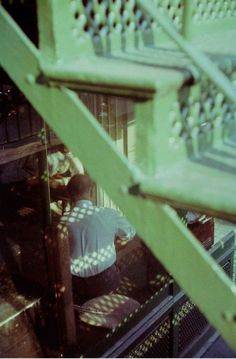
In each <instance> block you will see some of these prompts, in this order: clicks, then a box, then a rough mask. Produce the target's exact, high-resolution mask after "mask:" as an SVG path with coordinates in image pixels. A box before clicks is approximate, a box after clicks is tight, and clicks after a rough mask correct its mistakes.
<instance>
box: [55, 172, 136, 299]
mask: <svg viewBox="0 0 236 359" xmlns="http://www.w3.org/2000/svg"><path fill="white" fill-rule="evenodd" d="M91 190H92V182H91V180H90V179H89V178H88V176H84V175H75V176H73V177H72V178H71V180H70V182H69V183H68V192H69V194H70V197H71V200H72V203H73V205H72V208H71V210H70V211H69V212H66V213H64V215H63V216H62V218H61V224H65V225H66V227H67V229H68V235H69V243H70V254H71V272H72V275H73V282H74V289H75V290H76V291H77V290H78V292H79V296H80V297H81V298H83V299H84V300H85V299H90V298H93V297H95V296H98V295H102V294H106V293H109V292H110V291H112V290H114V289H116V288H117V287H118V285H119V281H120V278H119V271H118V269H117V267H116V250H115V245H114V240H115V237H120V238H123V239H127V240H128V239H131V238H132V237H133V236H134V235H135V230H134V228H133V227H132V226H131V225H130V224H129V222H128V221H127V220H126V219H125V218H124V217H123V216H122V215H120V213H119V212H118V211H116V210H114V209H111V208H99V207H96V206H94V205H93V204H92V202H91V200H90V194H91Z"/></svg>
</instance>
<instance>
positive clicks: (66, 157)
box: [47, 148, 84, 215]
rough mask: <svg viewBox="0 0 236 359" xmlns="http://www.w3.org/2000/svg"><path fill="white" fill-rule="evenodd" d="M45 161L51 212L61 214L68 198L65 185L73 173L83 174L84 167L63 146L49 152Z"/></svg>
mask: <svg viewBox="0 0 236 359" xmlns="http://www.w3.org/2000/svg"><path fill="white" fill-rule="evenodd" d="M47 161H48V174H49V184H50V190H51V199H52V202H51V204H50V207H51V210H52V211H53V214H55V215H56V214H57V215H62V211H63V208H65V207H66V205H67V198H68V194H67V189H66V185H67V184H68V182H69V180H70V178H71V177H72V176H73V175H75V174H78V173H80V174H83V173H84V168H83V165H82V163H81V162H80V160H79V159H78V158H77V157H75V156H73V155H72V153H71V152H69V151H68V150H67V149H65V148H63V150H57V151H55V152H51V153H49V154H48V155H47Z"/></svg>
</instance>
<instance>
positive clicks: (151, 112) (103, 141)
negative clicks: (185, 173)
mask: <svg viewBox="0 0 236 359" xmlns="http://www.w3.org/2000/svg"><path fill="white" fill-rule="evenodd" d="M39 3H41V5H40V20H39V24H40V28H44V32H43V31H42V40H41V51H39V50H37V49H36V48H35V47H34V46H33V45H32V44H31V43H30V42H29V40H28V39H27V38H26V37H25V36H24V34H23V33H22V31H21V30H20V29H19V28H18V26H17V25H16V24H15V23H14V22H13V20H12V19H11V18H10V17H9V16H8V15H7V13H6V12H5V11H4V9H3V8H2V7H1V12H0V42H1V47H2V51H1V53H0V63H1V65H2V67H3V68H4V69H5V71H6V72H7V73H8V74H9V76H10V77H11V78H12V79H13V81H15V83H16V84H17V86H18V87H19V88H20V89H21V91H22V92H23V93H24V94H25V95H26V96H27V97H28V99H29V100H30V102H31V103H32V104H33V106H34V107H35V108H36V109H37V111H38V112H39V113H40V114H41V115H42V116H43V118H44V119H45V120H46V121H47V122H48V124H49V125H50V126H51V127H52V128H53V129H54V130H55V132H56V133H57V134H58V136H59V137H60V138H61V139H62V141H63V142H64V143H65V145H66V146H68V147H69V148H70V149H71V150H72V151H73V153H74V154H75V155H77V156H78V157H79V158H81V160H82V161H83V163H84V165H85V167H86V168H87V169H88V172H89V173H90V175H91V176H92V178H93V179H94V180H96V182H97V183H98V184H99V185H101V186H102V187H103V188H104V189H105V190H106V192H107V193H108V194H109V196H110V197H111V198H112V199H113V201H114V202H115V203H116V204H117V205H118V206H119V207H120V208H121V209H122V211H123V212H124V213H125V214H126V215H127V217H128V218H129V219H130V221H131V222H132V223H133V224H134V225H135V227H136V228H137V231H138V233H139V234H140V235H141V236H142V237H143V238H144V239H145V241H146V243H147V244H148V245H149V246H150V248H152V250H153V252H154V253H155V254H156V256H157V257H158V258H159V259H160V260H161V262H162V263H163V264H164V265H165V267H166V268H167V269H168V270H169V271H170V272H171V273H173V274H174V276H175V278H176V280H177V281H178V283H179V284H180V285H181V286H182V287H183V288H184V289H185V291H186V292H187V294H188V295H189V296H190V297H191V298H192V299H193V301H194V302H195V303H196V304H197V305H198V306H199V308H200V309H201V311H202V312H203V313H204V314H205V315H206V317H207V318H208V319H209V321H210V322H211V323H212V324H213V325H214V326H215V327H216V328H217V329H218V331H219V332H220V333H221V334H222V335H223V336H224V337H225V339H226V340H227V341H228V342H229V344H230V345H231V346H232V348H234V349H236V344H235V343H236V321H235V316H236V288H235V286H234V285H233V283H232V282H231V281H230V279H229V278H228V277H227V276H226V275H225V274H224V273H223V272H222V270H221V269H220V268H219V266H218V265H217V264H216V263H215V262H214V261H213V260H212V259H211V258H210V257H209V255H208V254H207V253H206V252H205V250H204V249H203V248H202V247H201V245H200V244H199V243H198V242H197V241H196V239H195V238H194V237H193V235H192V234H191V233H190V232H189V231H188V230H187V229H186V227H185V226H184V225H183V223H182V222H181V220H180V219H179V218H178V216H177V214H176V212H175V211H174V210H172V209H171V208H170V207H169V206H168V205H166V204H162V203H161V202H158V201H156V200H153V199H152V198H145V196H134V195H131V194H130V193H129V189H130V188H132V187H134V186H135V185H137V184H140V185H141V187H140V188H141V189H142V186H143V188H144V191H143V192H145V191H147V189H148V188H147V187H148V186H151V185H150V183H148V182H146V174H148V175H150V176H153V175H156V170H157V169H158V170H159V171H160V170H161V171H164V169H166V168H169V165H170V163H171V161H172V162H174V161H175V160H176V161H177V160H178V159H179V160H182V159H183V158H184V159H186V158H187V156H186V153H184V146H182V147H181V146H179V145H178V146H177V148H176V158H175V157H174V155H173V154H174V153H175V148H174V147H173V143H172V144H171V141H170V140H171V138H173V136H170V135H169V133H168V131H169V129H170V128H171V125H170V123H171V121H169V120H167V118H168V113H169V112H171V106H172V105H173V104H175V102H176V99H177V96H178V92H177V90H178V88H179V87H180V85H181V84H182V83H183V79H184V78H183V76H181V75H178V72H176V79H177V80H176V79H175V80H174V81H173V82H172V83H171V82H170V83H169V84H170V87H167V88H165V86H166V84H165V82H163V83H160V84H159V86H157V87H155V88H154V89H153V90H155V91H153V94H152V96H149V97H150V98H149V99H148V100H147V99H146V100H143V101H138V102H137V103H136V106H135V107H136V117H137V144H136V146H137V165H133V164H131V163H129V162H128V160H127V158H125V157H124V156H123V155H121V153H120V152H119V151H118V150H117V148H116V147H115V145H114V143H113V142H112V140H111V138H109V136H108V135H107V134H106V132H105V131H104V130H103V129H102V128H101V127H100V125H99V124H98V123H97V121H96V119H95V118H94V117H93V116H92V115H91V113H90V112H89V111H88V109H87V108H86V107H85V106H84V105H83V104H82V102H81V101H80V100H79V98H78V96H77V95H76V93H74V92H73V91H71V90H69V89H67V88H66V86H65V84H63V83H61V84H60V83H59V81H58V82H55V83H51V84H50V83H48V82H44V81H42V80H44V79H43V78H42V76H40V77H39V75H41V69H42V68H44V69H47V68H49V66H50V64H52V62H53V61H55V60H56V61H57V62H59V63H60V61H62V60H63V61H65V62H66V61H67V60H68V61H71V56H75V54H76V50H74V49H73V50H69V49H68V44H65V48H63V43H64V42H65V41H67V40H68V37H67V36H66V31H69V30H68V29H69V27H68V24H69V23H70V21H71V20H68V21H67V20H66V19H65V23H64V24H63V25H62V26H61V25H60V24H61V22H60V21H59V18H60V17H61V16H62V15H63V14H62V12H61V10H60V9H59V8H58V3H57V2H56V1H42V2H41V1H39ZM72 3H73V4H74V5H73V6H74V7H75V4H77V5H76V6H77V7H78V8H79V5H80V6H82V5H81V4H82V2H76V1H73V2H71V4H72ZM128 3H129V4H131V5H132V4H133V5H132V6H131V5H130V6H131V8H132V9H134V4H135V2H134V1H133V2H131V1H129V2H128ZM137 3H140V4H141V3H142V4H141V5H142V6H143V7H145V9H146V3H145V4H144V2H140V1H139V2H137ZM65 4H66V3H65V2H64V1H63V6H64V5H65ZM94 4H95V5H96V4H97V6H98V7H99V9H100V5H99V4H100V2H98V1H95V2H94ZM176 4H177V3H176ZM49 5H50V6H51V7H49V8H48V6H49ZM63 6H62V8H63ZM71 6H72V5H71ZM111 6H114V7H115V6H118V5H111ZM54 7H55V8H54ZM65 9H66V8H65ZM54 10H55V12H54ZM146 10H147V12H149V16H150V15H151V14H150V11H149V9H148V8H147V9H146ZM47 11H49V13H48V14H47V15H48V16H45V18H43V17H42V15H44V14H45V15H46V12H47ZM73 11H75V10H73ZM99 11H101V9H100V10H99ZM119 11H120V10H119ZM110 13H112V11H111V12H110ZM52 15H53V17H54V22H53V24H55V29H56V30H55V29H54V30H55V31H56V33H58V32H59V33H58V34H59V35H60V33H61V32H63V31H64V30H65V28H66V29H67V30H65V32H64V37H63V38H62V40H60V41H61V43H60V44H59V45H58V42H57V39H56V40H55V38H54V37H53V36H52V37H51V38H47V36H46V34H47V33H48V31H51V30H52V28H51V25H52ZM80 16H81V14H79V15H78V16H77V15H76V12H74V18H77V17H78V18H79V17H80ZM152 16H154V18H156V19H157V20H158V21H159V20H160V17H155V15H152ZM82 18H83V17H82ZM90 18H93V16H92V15H91V16H90ZM108 18H112V15H110V16H109V17H108ZM80 20H81V19H80ZM84 21H85V20H84ZM87 21H88V20H87ZM97 21H98V23H99V19H98V20H97ZM104 21H105V20H104ZM110 21H111V23H113V22H112V19H111V20H110ZM47 23H48V29H47V26H46V24H47ZM117 24H119V21H118V20H117ZM161 24H162V27H163V24H164V28H165V30H166V23H165V22H164V23H163V21H162V22H161ZM113 28H114V26H113ZM118 28H119V27H118ZM167 31H168V32H169V30H168V29H167ZM85 32H86V34H87V35H86V36H87V38H88V32H87V31H85ZM111 32H113V30H112V31H111ZM170 32H171V36H172V35H173V38H174V40H176V39H177V43H178V45H179V46H180V47H182V49H184V51H186V52H187V53H188V55H190V56H192V57H195V55H196V54H197V60H196V59H195V62H196V61H197V65H199V66H200V67H201V68H204V69H205V70H206V71H205V72H206V73H207V75H208V76H209V77H210V78H211V77H212V79H213V77H214V76H216V77H217V79H215V78H214V79H213V80H214V82H215V83H216V84H217V86H219V87H220V88H221V89H222V91H223V90H224V91H225V94H226V95H227V96H228V97H229V98H230V100H233V101H234V100H235V97H234V90H232V85H231V83H230V82H229V81H227V80H226V79H225V77H224V76H223V77H222V74H221V75H220V76H219V77H218V74H219V71H218V70H217V69H216V68H213V67H212V69H213V70H212V69H210V68H209V66H210V63H209V60H206V57H205V56H204V55H203V56H202V55H200V57H199V56H198V55H199V52H192V48H191V47H189V46H188V45H187V43H186V42H184V41H183V39H182V38H180V37H178V36H177V35H176V34H177V33H176V31H174V32H173V31H172V28H171V30H170ZM176 36H177V37H176ZM128 38H129V39H130V38H131V39H132V36H130V37H129V36H128V35H127V39H128ZM85 39H86V37H84V38H83V41H85ZM58 41H59V40H58ZM81 41H82V40H81ZM89 41H90V44H92V43H93V41H94V39H93V41H91V39H90V40H89ZM130 41H131V40H130ZM78 43H80V40H79V41H78ZM73 44H74V42H72V45H73ZM90 44H89V45H88V47H87V45H84V47H81V48H82V49H83V50H84V53H83V54H84V55H88V54H91V53H92V54H93V51H91V47H90ZM76 46H78V47H79V45H78V44H77V45H76ZM81 46H82V45H81ZM63 53H64V55H65V56H62V58H60V57H61V55H62V54H63ZM19 56H20V57H19ZM16 59H19V61H18V62H16ZM120 65H121V64H120V63H119V62H118V63H117V64H116V66H114V69H115V68H117V71H119V66H120ZM60 66H61V67H60V69H61V70H60V71H61V73H62V75H63V66H62V65H60ZM53 68H54V67H53ZM55 68H56V67H55ZM64 68H67V69H69V68H70V66H68V67H66V64H65V65H64ZM79 69H80V68H79V67H78V68H77V71H78V72H79ZM98 72H99V71H98V69H97V71H94V73H93V74H92V75H90V76H89V73H87V74H86V76H85V77H84V84H86V83H88V82H89V81H91V82H93V76H95V74H96V75H97V74H98ZM154 72H155V71H154ZM154 72H153V73H154ZM65 73H66V70H65ZM125 74H126V73H125V72H124V74H123V79H125V76H124V75H125ZM74 75H75V70H73V71H72V72H71V76H74ZM118 75H119V72H118ZM67 76H68V73H66V75H65V79H66V78H67ZM78 76H79V75H78ZM97 76H98V75H97ZM121 76H122V74H121ZM150 76H151V72H150ZM117 77H118V76H117ZM117 77H116V79H117ZM38 78H40V79H41V82H38V81H37V79H38ZM57 78H58V73H57V74H55V80H56V79H57ZM103 78H105V74H104V75H103ZM166 78H167V76H166ZM114 79H115V76H112V75H111V74H109V75H108V76H107V79H106V81H107V83H106V85H107V86H108V87H109V86H113V88H115V84H114ZM59 80H63V79H59ZM71 80H73V77H71ZM77 80H80V81H81V78H79V79H77ZM103 81H104V79H103ZM117 81H118V80H117ZM96 82H97V78H96V80H95V81H94V86H96ZM90 85H91V83H90ZM116 85H117V84H116ZM134 85H135V82H134V83H133V86H134ZM122 86H125V81H124V83H121V84H120V89H121V90H122ZM128 87H129V86H128ZM163 87H164V88H165V91H162V90H163ZM141 88H142V81H141V83H140V90H141ZM171 88H172V91H171ZM144 90H145V85H144ZM156 90H157V92H156ZM158 90H159V92H158ZM196 91H199V88H196ZM129 94H130V95H132V94H133V92H132V91H131V92H130V93H129ZM158 95H160V97H159V96H158ZM218 101H219V103H220V104H221V103H222V102H221V99H219V100H218ZM191 105H193V112H194V111H195V115H196V116H197V114H198V105H197V106H196V104H195V103H194V101H193V102H191ZM194 105H195V106H194ZM174 106H175V110H176V104H175V105H174ZM177 106H178V105H177ZM177 110H178V111H179V108H177ZM177 110H176V111H174V112H177V113H178V111H177ZM172 112H173V111H172ZM65 119H66V121H65ZM206 122H209V121H206ZM177 127H178V126H177ZM220 128H222V126H220ZM227 128H228V127H227ZM231 128H232V129H233V128H234V126H233V125H232V127H231V126H230V129H231ZM177 132H178V131H177ZM146 136H147V137H146ZM185 139H186V137H183V138H182V140H181V141H182V143H185ZM204 141H206V139H205V138H204V140H203V142H204ZM172 142H173V141H172ZM186 142H187V141H186ZM175 145H176V144H175ZM165 149H166V150H167V153H165V152H164V150H165ZM169 149H171V152H170V153H168V151H169ZM185 150H186V149H185ZM201 152H203V151H199V153H201ZM91 154H92V155H91ZM95 154H96V156H95ZM231 155H232V156H234V154H231ZM181 171H182V168H181ZM181 171H180V172H181ZM194 171H195V167H194V165H193V173H194ZM143 172H145V176H144V175H143ZM180 172H178V174H179V173H180ZM225 172H226V171H223V172H222V179H220V180H219V183H220V181H222V180H224V178H225V174H224V173H225ZM204 174H205V173H204ZM158 175H159V173H158ZM171 175H172V174H171ZM168 178H170V177H168ZM209 178H212V174H211V173H210V175H209ZM148 180H151V181H152V178H151V179H150V178H149V179H148ZM181 180H182V179H181ZM145 183H146V187H145ZM180 183H181V181H178V183H177V184H178V185H180ZM156 184H158V183H157V182H156V181H155V188H154V189H152V191H150V193H151V192H152V193H154V194H155V190H156V188H157V190H158V195H159V194H160V191H159V188H158V186H156ZM197 184H198V181H197V180H196V185H197ZM232 184H233V180H232V181H231V182H230V185H232ZM168 190H169V191H170V194H175V190H174V189H173V190H172V186H171V185H170V187H169V189H168ZM181 190H182V191H183V193H182V192H181V196H180V197H181V198H179V199H178V200H179V201H180V202H181V203H183V202H184V201H183V198H184V197H182V195H183V196H184V194H185V193H186V196H187V197H189V198H190V197H191V196H190V194H191V191H192V190H193V187H192V186H190V188H189V189H187V191H186V189H185V191H184V189H181ZM147 192H148V191H147ZM172 192H173V193H172ZM177 194H178V189H177ZM207 196H208V195H206V196H205V197H206V204H203V203H200V204H199V203H198V205H199V209H203V208H204V209H205V207H208V208H209V207H211V206H212V203H213V201H212V199H209V198H208V199H207ZM171 197H172V200H173V198H174V196H171ZM162 200H164V201H166V200H168V198H167V197H165V196H163V198H162ZM218 202H219V198H218ZM196 203H197V199H193V200H192V201H190V203H188V205H189V206H190V207H194V205H196ZM213 204H214V203H213ZM213 207H214V206H213ZM218 207H219V203H218ZM213 209H214V210H216V211H217V210H218V213H220V208H215V207H214V208H213ZM234 211H235V210H234V208H233V207H232V206H231V207H230V208H229V211H228V212H229V214H230V213H233V214H234ZM193 278H194V280H193ZM209 288H210V290H209ZM69 310H71V311H72V308H68V312H67V315H69V314H68V313H69Z"/></svg>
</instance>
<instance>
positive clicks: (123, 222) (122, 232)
mask: <svg viewBox="0 0 236 359" xmlns="http://www.w3.org/2000/svg"><path fill="white" fill-rule="evenodd" d="M114 215H115V220H116V236H117V237H119V238H120V239H124V240H130V239H132V238H133V237H134V236H135V234H136V231H135V228H134V227H133V226H132V225H131V224H130V223H129V221H128V220H127V219H126V218H125V217H124V216H122V215H121V214H120V213H119V212H118V211H115V210H114Z"/></svg>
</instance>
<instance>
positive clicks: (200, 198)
mask: <svg viewBox="0 0 236 359" xmlns="http://www.w3.org/2000/svg"><path fill="white" fill-rule="evenodd" d="M235 183H236V142H235V141H233V140H231V141H228V142H227V143H224V144H222V145H221V146H217V147H214V148H212V149H211V150H208V151H205V152H204V153H203V154H202V155H201V156H198V157H194V158H189V159H187V160H183V161H182V162H179V164H177V165H175V166H172V167H171V168H168V169H166V170H163V171H162V172H161V173H159V174H158V175H156V176H155V177H151V178H146V179H144V180H143V181H142V183H141V185H140V189H141V192H143V193H147V194H150V195H151V194H152V195H154V196H157V197H159V198H160V199H165V200H167V202H171V203H172V204H173V205H174V204H175V203H176V205H181V206H184V207H185V208H193V209H198V210H202V211H204V213H206V214H207V213H209V214H214V215H217V214H218V215H221V216H223V217H224V218H229V219H231V220H233V219H235V218H236V186H235ZM212 211H213V212H214V213H212Z"/></svg>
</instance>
